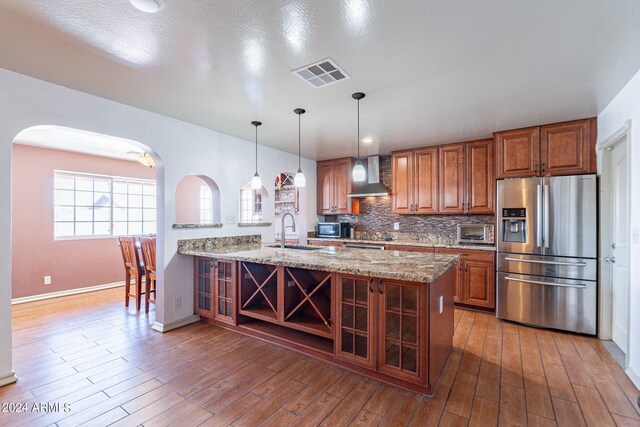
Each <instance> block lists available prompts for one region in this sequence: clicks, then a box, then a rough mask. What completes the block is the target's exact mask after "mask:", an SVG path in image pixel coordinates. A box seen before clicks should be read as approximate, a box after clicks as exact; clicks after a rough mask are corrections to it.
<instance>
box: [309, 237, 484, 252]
mask: <svg viewBox="0 0 640 427" xmlns="http://www.w3.org/2000/svg"><path fill="white" fill-rule="evenodd" d="M307 240H309V241H318V242H342V243H369V244H376V245H394V246H424V247H427V248H444V249H468V250H478V251H495V250H496V247H495V245H462V244H459V243H434V242H425V241H419V240H365V239H338V238H335V239H332V238H327V237H309V238H308V239H307Z"/></svg>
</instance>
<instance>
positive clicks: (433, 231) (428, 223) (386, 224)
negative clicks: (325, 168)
mask: <svg viewBox="0 0 640 427" xmlns="http://www.w3.org/2000/svg"><path fill="white" fill-rule="evenodd" d="M380 178H381V180H382V183H383V184H384V185H386V186H387V187H389V188H391V156H381V157H380ZM325 221H329V222H333V221H339V222H351V223H354V224H355V226H356V233H357V234H358V235H369V234H376V233H392V234H395V233H398V231H399V232H400V233H412V234H424V235H432V236H436V235H437V236H442V237H444V238H449V239H453V240H455V238H456V232H457V230H456V226H457V225H458V224H495V216H494V215H397V214H393V213H391V197H390V196H386V197H364V198H361V199H360V214H359V215H325ZM395 222H398V223H400V230H394V229H393V224H394V223H395Z"/></svg>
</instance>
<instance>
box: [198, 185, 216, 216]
mask: <svg viewBox="0 0 640 427" xmlns="http://www.w3.org/2000/svg"><path fill="white" fill-rule="evenodd" d="M200 224H213V191H212V190H211V187H210V186H209V184H207V183H205V184H201V185H200Z"/></svg>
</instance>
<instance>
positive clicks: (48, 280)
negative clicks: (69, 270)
mask: <svg viewBox="0 0 640 427" xmlns="http://www.w3.org/2000/svg"><path fill="white" fill-rule="evenodd" d="M44 284H45V285H50V284H51V276H44Z"/></svg>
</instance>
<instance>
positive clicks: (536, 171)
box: [534, 164, 540, 175]
mask: <svg viewBox="0 0 640 427" xmlns="http://www.w3.org/2000/svg"><path fill="white" fill-rule="evenodd" d="M539 169H540V166H539V165H537V164H536V166H535V168H534V171H535V173H536V175H537V174H538V170H539Z"/></svg>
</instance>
